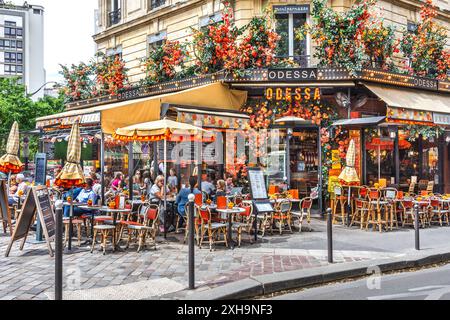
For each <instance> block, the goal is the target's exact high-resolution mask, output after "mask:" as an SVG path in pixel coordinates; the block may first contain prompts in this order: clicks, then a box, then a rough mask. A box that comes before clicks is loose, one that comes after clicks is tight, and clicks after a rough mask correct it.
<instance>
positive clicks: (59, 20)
mask: <svg viewBox="0 0 450 320" xmlns="http://www.w3.org/2000/svg"><path fill="white" fill-rule="evenodd" d="M13 2H14V3H15V4H20V5H21V4H23V2H24V1H21V0H14V1H13ZM28 3H29V4H34V5H41V6H43V7H44V42H45V43H44V59H45V61H44V67H45V70H46V72H47V81H58V80H61V76H60V75H59V74H58V72H59V70H60V67H59V64H60V63H61V64H71V63H79V62H80V61H85V62H87V61H88V60H89V59H90V58H92V57H93V56H94V54H95V43H94V40H92V35H93V34H94V29H95V25H94V10H95V9H96V8H97V0H76V1H73V0H28Z"/></svg>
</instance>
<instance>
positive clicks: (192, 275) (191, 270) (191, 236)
mask: <svg viewBox="0 0 450 320" xmlns="http://www.w3.org/2000/svg"><path fill="white" fill-rule="evenodd" d="M188 199H189V212H188V224H189V230H188V234H189V262H188V264H189V289H190V290H192V289H195V270H194V268H195V260H194V258H195V252H194V250H195V245H194V239H195V237H194V232H195V231H194V223H195V221H194V220H195V219H194V215H195V211H194V210H195V206H194V199H195V196H194V194H192V193H191V194H190V195H189V196H188Z"/></svg>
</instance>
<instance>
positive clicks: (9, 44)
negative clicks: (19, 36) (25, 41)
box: [5, 40, 11, 48]
mask: <svg viewBox="0 0 450 320" xmlns="http://www.w3.org/2000/svg"><path fill="white" fill-rule="evenodd" d="M10 46H11V42H10V41H9V40H5V48H9V47H10Z"/></svg>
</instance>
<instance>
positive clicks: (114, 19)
mask: <svg viewBox="0 0 450 320" xmlns="http://www.w3.org/2000/svg"><path fill="white" fill-rule="evenodd" d="M121 17H122V15H121V11H120V9H117V10H114V11H111V12H109V13H108V27H111V26H113V25H115V24H118V23H119V22H120V19H121Z"/></svg>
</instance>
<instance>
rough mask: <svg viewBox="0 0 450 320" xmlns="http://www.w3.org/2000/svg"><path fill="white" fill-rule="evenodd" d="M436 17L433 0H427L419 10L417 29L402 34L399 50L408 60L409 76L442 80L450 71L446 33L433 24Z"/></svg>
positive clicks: (440, 27) (443, 28)
mask: <svg viewBox="0 0 450 320" xmlns="http://www.w3.org/2000/svg"><path fill="white" fill-rule="evenodd" d="M436 16H437V10H436V8H435V7H434V5H433V0H427V1H426V3H425V4H424V5H423V6H422V8H421V11H420V17H421V21H420V23H419V25H418V26H417V29H416V30H415V31H414V32H409V31H408V30H406V31H405V32H404V33H403V37H402V38H401V40H400V48H401V50H402V52H403V54H404V55H405V56H406V57H407V58H409V65H408V66H407V68H408V69H409V70H410V73H411V74H414V75H417V76H427V75H428V76H431V77H435V78H437V79H440V80H443V79H446V77H447V71H448V70H450V51H449V50H448V49H446V43H447V31H446V29H445V27H443V26H441V25H439V24H437V23H436V22H435V18H436Z"/></svg>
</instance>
